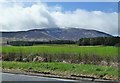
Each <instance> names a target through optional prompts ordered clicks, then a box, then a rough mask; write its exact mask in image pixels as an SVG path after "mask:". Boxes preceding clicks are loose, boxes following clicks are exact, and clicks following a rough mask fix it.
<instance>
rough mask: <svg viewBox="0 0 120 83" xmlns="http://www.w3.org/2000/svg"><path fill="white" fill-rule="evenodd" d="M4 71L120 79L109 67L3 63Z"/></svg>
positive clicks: (114, 69)
mask: <svg viewBox="0 0 120 83" xmlns="http://www.w3.org/2000/svg"><path fill="white" fill-rule="evenodd" d="M2 67H3V69H6V68H7V69H20V70H24V71H26V70H27V71H35V72H49V73H50V74H56V75H63V76H64V75H65V76H66V75H67V76H70V75H76V76H81V75H90V76H97V77H98V78H100V77H101V76H103V78H118V69H117V68H114V67H108V66H96V65H90V64H86V65H82V64H69V63H58V62H51V63H49V62H47V63H46V62H41V63H39V62H7V61H3V62H2Z"/></svg>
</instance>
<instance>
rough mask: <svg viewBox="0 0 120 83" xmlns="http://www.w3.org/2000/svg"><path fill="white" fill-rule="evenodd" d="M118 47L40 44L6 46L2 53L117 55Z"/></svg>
mask: <svg viewBox="0 0 120 83" xmlns="http://www.w3.org/2000/svg"><path fill="white" fill-rule="evenodd" d="M117 51H118V47H113V46H77V45H39V46H4V47H2V53H3V54H4V53H5V54H6V53H20V52H22V53H25V54H31V53H33V54H35V53H41V54H42V53H46V54H69V53H72V54H82V55H84V54H89V55H91V54H97V55H99V56H102V57H106V56H110V57H115V56H117V55H118V52H117Z"/></svg>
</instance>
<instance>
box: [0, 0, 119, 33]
mask: <svg viewBox="0 0 120 83" xmlns="http://www.w3.org/2000/svg"><path fill="white" fill-rule="evenodd" d="M0 26H2V28H1V29H0V31H21V30H29V29H41V28H52V27H60V28H68V27H75V28H84V29H94V30H99V31H103V32H106V33H109V34H112V35H117V34H118V13H117V3H108V2H106V3H105V2H103V3H99V2H96V3H93V2H86V3H83V2H77V3H73V2H54V3H53V2H50V3H40V2H37V3H33V2H31V3H29V2H24V3H23V2H21V3H18V2H16V3H15V2H14V3H13V2H11V3H10V2H8V3H7V2H1V3H0Z"/></svg>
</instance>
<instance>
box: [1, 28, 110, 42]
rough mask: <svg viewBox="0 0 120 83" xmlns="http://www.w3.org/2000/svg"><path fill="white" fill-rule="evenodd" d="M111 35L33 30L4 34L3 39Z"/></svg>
mask: <svg viewBox="0 0 120 83" xmlns="http://www.w3.org/2000/svg"><path fill="white" fill-rule="evenodd" d="M109 36H111V35H109V34H107V33H104V32H100V31H96V30H87V29H79V28H69V29H61V28H46V29H33V30H28V31H18V32H2V37H3V38H20V39H45V40H57V39H61V40H79V39H80V38H90V37H109Z"/></svg>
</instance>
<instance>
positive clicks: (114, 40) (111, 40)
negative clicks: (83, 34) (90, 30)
mask: <svg viewBox="0 0 120 83" xmlns="http://www.w3.org/2000/svg"><path fill="white" fill-rule="evenodd" d="M7 44H8V45H13V46H33V45H39V44H78V45H79V46H95V45H104V46H120V37H95V38H81V39H79V40H78V41H73V40H50V41H7Z"/></svg>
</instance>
